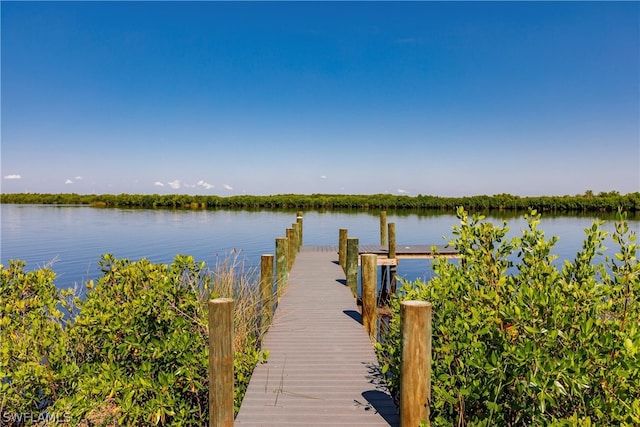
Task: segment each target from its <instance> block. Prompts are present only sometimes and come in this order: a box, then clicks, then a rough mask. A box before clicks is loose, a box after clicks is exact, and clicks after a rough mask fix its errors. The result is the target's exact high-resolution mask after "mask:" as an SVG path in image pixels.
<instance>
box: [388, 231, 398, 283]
mask: <svg viewBox="0 0 640 427" xmlns="http://www.w3.org/2000/svg"><path fill="white" fill-rule="evenodd" d="M395 258H396V224H395V222H391V223H389V259H395ZM397 271H398V267H396V266H395V265H392V266H390V267H389V288H390V291H389V292H390V293H391V295H395V293H396V274H397Z"/></svg>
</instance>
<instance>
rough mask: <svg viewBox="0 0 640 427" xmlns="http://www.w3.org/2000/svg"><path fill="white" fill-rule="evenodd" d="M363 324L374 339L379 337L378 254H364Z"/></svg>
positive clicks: (362, 257)
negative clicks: (377, 299) (377, 298)
mask: <svg viewBox="0 0 640 427" xmlns="http://www.w3.org/2000/svg"><path fill="white" fill-rule="evenodd" d="M361 260H362V262H361V264H362V325H363V326H364V329H365V330H366V331H367V333H368V334H369V337H370V338H371V339H372V340H376V338H377V321H378V305H377V303H376V287H377V285H378V280H377V277H376V273H377V270H378V255H376V254H362V256H361Z"/></svg>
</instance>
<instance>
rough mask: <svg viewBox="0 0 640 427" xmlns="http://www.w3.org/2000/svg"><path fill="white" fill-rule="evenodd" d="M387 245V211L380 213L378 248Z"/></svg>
mask: <svg viewBox="0 0 640 427" xmlns="http://www.w3.org/2000/svg"><path fill="white" fill-rule="evenodd" d="M386 244H387V211H380V246H386Z"/></svg>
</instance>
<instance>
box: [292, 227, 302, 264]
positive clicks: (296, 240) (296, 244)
mask: <svg viewBox="0 0 640 427" xmlns="http://www.w3.org/2000/svg"><path fill="white" fill-rule="evenodd" d="M291 228H292V229H293V259H295V258H296V257H297V256H298V252H299V251H300V226H299V225H298V223H297V222H294V223H293V224H291Z"/></svg>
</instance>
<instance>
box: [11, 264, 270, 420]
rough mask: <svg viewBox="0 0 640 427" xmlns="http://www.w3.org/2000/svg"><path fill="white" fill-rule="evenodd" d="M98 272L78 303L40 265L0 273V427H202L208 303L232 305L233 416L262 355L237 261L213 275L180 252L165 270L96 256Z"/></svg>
mask: <svg viewBox="0 0 640 427" xmlns="http://www.w3.org/2000/svg"><path fill="white" fill-rule="evenodd" d="M99 265H100V268H101V270H102V276H101V277H100V278H99V279H97V281H93V280H92V281H89V282H88V283H87V284H86V287H87V289H88V291H87V294H86V298H84V299H81V298H79V297H78V296H77V294H76V293H75V292H74V291H72V290H66V291H60V290H58V289H57V288H56V287H55V284H54V280H55V273H54V272H53V271H52V270H51V268H49V267H47V268H42V269H39V270H35V271H31V272H26V271H25V270H24V268H25V263H24V262H22V261H10V263H9V265H8V266H6V267H5V266H3V265H0V424H1V425H18V424H20V423H21V422H24V421H25V418H22V419H20V417H24V414H40V415H38V416H30V417H29V420H31V421H34V424H38V422H37V421H38V419H41V420H51V419H55V420H58V421H61V422H64V424H66V425H72V426H120V425H136V426H151V425H154V426H157V425H174V426H190V425H192V426H202V425H206V424H207V423H208V382H209V380H208V322H207V305H206V302H207V301H208V299H209V298H211V297H233V298H234V300H235V307H234V309H235V312H234V319H235V320H234V322H235V325H234V326H235V331H236V334H235V349H236V354H235V360H234V367H235V376H236V387H235V398H236V399H235V400H236V408H238V407H239V405H240V402H241V399H242V395H243V393H244V390H245V388H246V386H247V384H248V381H249V378H250V377H251V372H252V371H253V368H254V366H255V365H256V363H258V362H259V361H260V360H261V359H262V357H263V356H262V353H261V352H260V350H259V345H258V342H259V339H260V331H258V330H257V329H256V325H257V316H258V293H257V292H258V290H257V286H256V280H255V272H254V271H252V270H245V269H244V267H243V265H242V263H241V262H239V261H238V258H237V256H236V257H229V259H227V260H224V261H222V262H220V263H218V265H216V267H215V268H214V270H213V271H210V270H209V269H207V267H206V265H205V264H204V263H198V262H196V261H195V260H194V259H193V258H192V257H190V256H184V255H178V256H176V257H175V259H174V261H173V263H171V264H170V265H166V264H153V263H151V262H149V261H148V260H146V259H142V260H139V261H130V260H127V259H116V258H115V257H113V256H112V255H109V254H107V255H104V256H103V257H102V259H101V260H100V261H99ZM21 414H22V415H21ZM42 425H44V424H42Z"/></svg>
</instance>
